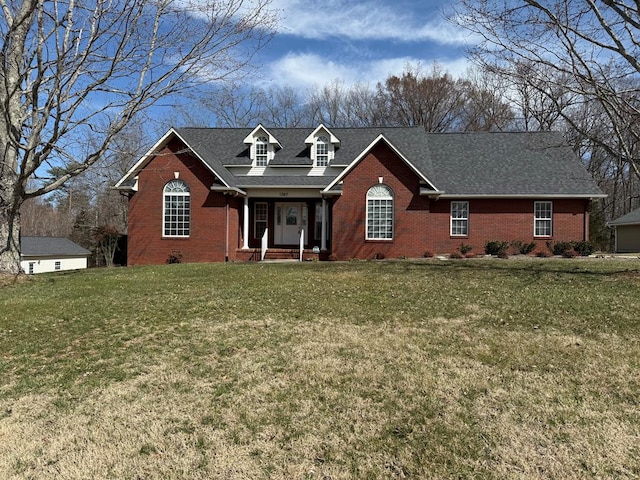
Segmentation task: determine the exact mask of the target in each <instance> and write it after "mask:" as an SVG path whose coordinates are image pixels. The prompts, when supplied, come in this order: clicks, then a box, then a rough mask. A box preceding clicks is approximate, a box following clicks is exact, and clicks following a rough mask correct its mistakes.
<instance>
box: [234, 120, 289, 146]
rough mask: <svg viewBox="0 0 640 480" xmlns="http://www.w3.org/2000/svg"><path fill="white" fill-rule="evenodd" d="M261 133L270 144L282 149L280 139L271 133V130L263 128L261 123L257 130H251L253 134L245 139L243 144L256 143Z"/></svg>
mask: <svg viewBox="0 0 640 480" xmlns="http://www.w3.org/2000/svg"><path fill="white" fill-rule="evenodd" d="M260 132H262V133H263V134H264V135H265V136H266V137H267V140H268V142H269V143H270V144H272V145H277V146H278V147H279V148H282V145H280V142H279V141H278V139H277V138H276V137H274V136H273V135H272V134H271V133H269V130H267V129H266V128H265V127H263V126H262V124H261V123H259V124H258V126H257V127H256V128H254V129H253V130H251V133H250V134H249V135H247V136H246V137H244V140H243V142H244V143H246V144H252V143H253V142H254V139H255V138H256V137H257V136H258V135H259V134H260Z"/></svg>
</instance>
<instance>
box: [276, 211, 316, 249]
mask: <svg viewBox="0 0 640 480" xmlns="http://www.w3.org/2000/svg"><path fill="white" fill-rule="evenodd" d="M275 213H276V218H275V232H274V233H275V235H274V240H275V243H276V245H299V243H300V232H302V230H303V229H304V231H305V232H304V237H305V243H306V239H307V238H308V232H307V215H308V213H307V206H306V204H303V203H276V212H275Z"/></svg>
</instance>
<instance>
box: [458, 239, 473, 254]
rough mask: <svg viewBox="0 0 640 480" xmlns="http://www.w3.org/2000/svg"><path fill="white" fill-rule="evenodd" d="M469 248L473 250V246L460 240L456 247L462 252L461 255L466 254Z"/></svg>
mask: <svg viewBox="0 0 640 480" xmlns="http://www.w3.org/2000/svg"><path fill="white" fill-rule="evenodd" d="M471 250H473V247H472V246H471V245H469V244H468V243H464V242H462V243H461V244H460V246H459V247H458V251H459V252H460V253H461V254H462V255H466V254H467V253H469V252H470V251H471Z"/></svg>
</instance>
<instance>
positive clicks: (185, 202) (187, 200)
mask: <svg viewBox="0 0 640 480" xmlns="http://www.w3.org/2000/svg"><path fill="white" fill-rule="evenodd" d="M163 216H164V222H163V223H164V227H163V235H164V236H165V237H188V236H189V233H190V227H191V193H190V191H189V187H188V185H187V184H186V183H185V182H183V181H182V180H171V181H170V182H169V183H167V184H166V185H165V187H164V215H163Z"/></svg>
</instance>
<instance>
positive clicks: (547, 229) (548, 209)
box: [533, 202, 553, 237]
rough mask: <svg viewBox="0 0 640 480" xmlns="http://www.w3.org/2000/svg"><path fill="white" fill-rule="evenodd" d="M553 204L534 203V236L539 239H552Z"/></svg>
mask: <svg viewBox="0 0 640 480" xmlns="http://www.w3.org/2000/svg"><path fill="white" fill-rule="evenodd" d="M552 211H553V205H552V202H535V203H534V232H533V233H534V235H535V236H537V237H550V236H551V235H552V227H553V222H552V218H553V214H552Z"/></svg>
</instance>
